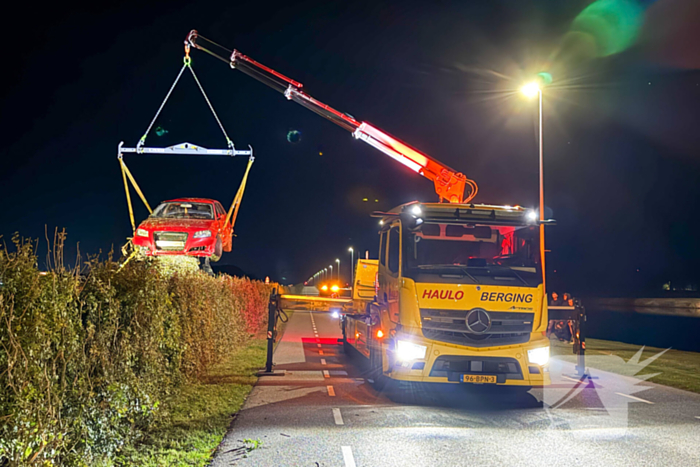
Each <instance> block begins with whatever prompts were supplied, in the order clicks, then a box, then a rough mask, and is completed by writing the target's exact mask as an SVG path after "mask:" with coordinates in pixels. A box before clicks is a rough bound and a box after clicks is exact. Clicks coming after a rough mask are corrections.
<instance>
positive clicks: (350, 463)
mask: <svg viewBox="0 0 700 467" xmlns="http://www.w3.org/2000/svg"><path fill="white" fill-rule="evenodd" d="M340 448H341V449H342V450H343V460H344V461H345V467H356V466H355V458H354V457H353V456H352V449H351V448H350V446H341V447H340Z"/></svg>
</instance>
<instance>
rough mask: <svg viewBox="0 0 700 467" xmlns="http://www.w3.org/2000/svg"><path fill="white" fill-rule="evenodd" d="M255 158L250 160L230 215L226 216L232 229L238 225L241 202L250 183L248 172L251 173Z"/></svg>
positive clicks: (230, 209)
mask: <svg viewBox="0 0 700 467" xmlns="http://www.w3.org/2000/svg"><path fill="white" fill-rule="evenodd" d="M254 161H255V157H253V156H250V158H248V167H246V169H245V174H243V180H241V186H239V187H238V191H237V192H236V196H235V197H234V198H233V203H231V207H230V208H229V210H228V215H227V216H226V224H228V223H229V222H231V227H233V226H234V224H235V223H236V217H238V208H240V207H241V200H242V199H243V192H244V191H245V185H246V182H247V181H248V172H250V167H251V166H252V165H253V162H254Z"/></svg>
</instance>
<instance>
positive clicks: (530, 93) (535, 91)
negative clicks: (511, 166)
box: [520, 73, 551, 294]
mask: <svg viewBox="0 0 700 467" xmlns="http://www.w3.org/2000/svg"><path fill="white" fill-rule="evenodd" d="M540 75H545V73H540ZM547 76H549V75H548V74H547ZM549 79H550V80H551V76H550V77H549ZM544 81H545V82H546V81H547V80H546V78H545V79H544ZM520 90H521V92H522V93H523V94H524V95H525V97H528V98H533V97H535V96H538V97H539V109H540V141H539V143H540V263H541V264H540V265H541V266H542V291H543V292H544V293H545V294H546V293H547V287H546V282H545V268H544V168H543V165H544V157H543V156H544V150H543V145H542V87H541V86H540V83H539V82H537V81H533V82H531V83H528V84H526V85H525V86H523V87H522V88H521V89H520Z"/></svg>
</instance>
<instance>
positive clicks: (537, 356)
mask: <svg viewBox="0 0 700 467" xmlns="http://www.w3.org/2000/svg"><path fill="white" fill-rule="evenodd" d="M527 359H528V361H529V362H530V363H534V364H535V365H539V366H544V365H546V364H547V363H549V346H547V347H540V348H537V349H530V350H528V351H527Z"/></svg>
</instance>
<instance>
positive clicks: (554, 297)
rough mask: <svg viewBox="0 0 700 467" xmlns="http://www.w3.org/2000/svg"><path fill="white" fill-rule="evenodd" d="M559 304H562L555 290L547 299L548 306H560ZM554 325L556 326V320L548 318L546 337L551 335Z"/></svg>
mask: <svg viewBox="0 0 700 467" xmlns="http://www.w3.org/2000/svg"><path fill="white" fill-rule="evenodd" d="M561 304H562V301H561V299H560V298H559V294H558V293H556V292H552V295H551V298H550V300H549V306H561ZM555 327H556V321H555V320H553V319H550V320H549V323H548V324H547V337H549V336H551V334H552V332H553V331H554V329H555Z"/></svg>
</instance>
